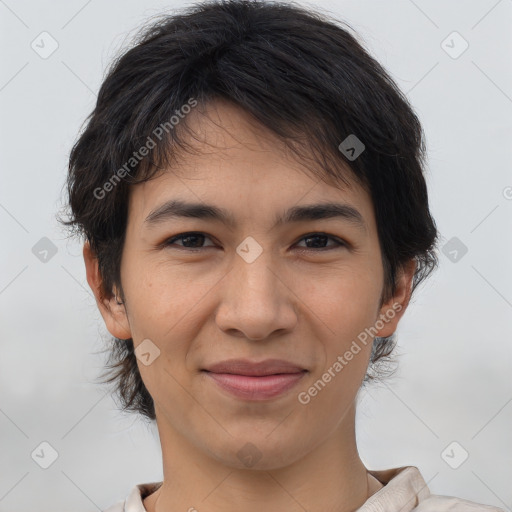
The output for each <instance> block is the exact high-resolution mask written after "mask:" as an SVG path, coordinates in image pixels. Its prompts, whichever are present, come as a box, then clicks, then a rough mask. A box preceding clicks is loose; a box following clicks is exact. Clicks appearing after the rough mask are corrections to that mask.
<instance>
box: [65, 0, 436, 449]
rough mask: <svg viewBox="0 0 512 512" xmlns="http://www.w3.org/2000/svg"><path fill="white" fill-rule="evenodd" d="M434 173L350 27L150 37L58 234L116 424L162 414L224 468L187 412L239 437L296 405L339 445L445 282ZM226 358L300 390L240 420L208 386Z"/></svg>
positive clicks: (238, 23)
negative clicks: (402, 330)
mask: <svg viewBox="0 0 512 512" xmlns="http://www.w3.org/2000/svg"><path fill="white" fill-rule="evenodd" d="M343 25H344V26H343ZM349 136H355V137H357V139H354V138H353V137H352V138H350V139H348V140H349V141H352V142H353V141H354V140H356V141H357V140H358V141H360V142H361V143H362V144H364V149H363V150H362V152H361V151H360V150H361V149H362V146H357V147H356V156H355V157H354V152H352V153H351V152H347V144H345V145H344V141H346V140H347V137H349ZM340 145H341V146H340ZM352 145H353V143H352ZM349 146H350V144H349ZM358 148H359V151H358ZM424 171H425V145H424V135H423V132H422V128H421V125H420V123H419V121H418V119H417V117H416V115H415V113H414V111H413V109H412V107H411V106H410V105H409V103H408V101H407V99H406V98H405V97H404V95H403V94H402V93H401V91H400V90H399V89H398V87H397V86H396V84H395V83H394V82H393V80H392V79H391V78H390V77H389V76H388V74H387V73H386V72H385V70H384V69H383V68H382V67H381V66H380V65H379V63H378V62H376V61H375V59H373V58H372V57H371V56H370V55H369V53H368V52H367V51H366V50H365V49H364V48H363V46H362V44H361V43H360V42H358V41H357V38H356V36H355V35H353V34H351V29H350V27H348V25H346V24H344V23H342V22H340V21H337V22H336V23H335V22H334V21H333V20H332V19H331V20H329V19H327V18H325V17H324V16H323V15H321V14H319V13H314V12H312V11H305V10H303V9H302V8H300V7H296V6H292V5H291V4H289V3H266V2H259V1H250V2H245V1H225V2H211V3H201V4H196V5H195V6H193V7H191V8H189V9H188V10H187V11H183V12H181V13H177V14H175V15H172V16H164V17H162V18H161V19H159V20H158V21H156V22H153V23H152V24H151V25H150V26H149V27H145V28H144V30H143V31H142V32H141V34H140V35H139V37H138V38H137V39H136V40H135V42H134V45H133V46H132V47H131V48H130V49H129V50H127V51H126V52H125V53H124V54H122V55H121V56H120V57H119V58H118V59H117V60H116V61H115V62H114V63H113V64H112V66H111V68H110V70H109V71H108V74H107V76H106V78H105V80H104V81H103V84H102V86H101V89H100V91H99V94H98V100H97V104H96V106H95V109H94V111H93V112H92V113H91V115H90V116H89V118H88V120H87V125H86V127H85V129H84V131H83V132H82V133H81V135H80V137H79V139H78V141H77V142H76V144H75V145H74V147H73V149H72V152H71V155H70V161H69V178H68V192H69V205H70V218H69V220H67V221H66V224H67V225H68V226H70V227H72V228H73V229H74V232H75V233H77V234H79V235H81V236H83V238H84V241H85V245H84V257H85V261H86V266H87V277H88V281H89V284H90V285H91V288H92V289H93V291H94V293H95V296H96V299H97V303H98V307H99V309H100V311H101V313H102V315H103V318H104V320H105V324H106V326H107V329H108V331H109V333H110V334H111V335H112V339H111V346H110V347H109V351H110V358H109V362H108V363H109V365H108V368H109V371H108V373H107V374H106V375H107V377H108V379H107V381H106V382H109V383H114V384H115V390H116V392H117V395H118V397H119V399H120V401H121V404H122V407H123V409H125V410H131V411H136V412H138V413H140V414H141V415H143V416H145V417H147V418H149V419H151V420H154V419H155V410H157V411H159V414H161V415H162V416H165V417H166V419H167V421H169V422H170V423H173V425H174V427H175V428H176V430H179V431H182V432H183V433H184V435H188V436H190V438H191V439H195V440H196V442H197V443H204V447H205V449H210V450H212V451H213V452H214V451H215V449H217V448H218V449H219V450H220V449H221V444H220V441H219V444H218V445H215V442H214V441H213V440H212V439H209V440H207V437H208V436H207V435H205V432H206V431H201V428H205V427H204V426H203V427H201V426H200V422H201V417H202V416H204V410H201V408H200V407H199V406H198V405H196V406H194V405H193V404H194V403H196V401H197V402H199V403H208V404H211V405H212V407H213V409H214V410H216V411H218V414H219V421H220V422H221V423H222V424H223V425H225V426H226V429H227V430H228V431H230V432H231V433H234V435H237V434H241V433H242V432H243V431H244V429H247V427H248V423H247V422H251V421H252V422H254V423H255V422H256V421H257V420H256V419H255V416H254V414H253V413H254V411H256V410H257V411H258V412H263V411H265V414H268V415H272V414H275V413H276V412H278V411H279V410H281V411H282V407H283V404H285V406H286V407H292V402H293V407H299V411H300V412H299V414H298V416H297V419H296V420H295V421H297V422H298V423H297V425H301V427H300V428H299V430H300V429H302V434H301V436H303V441H304V442H305V444H306V445H307V444H308V443H312V442H314V436H318V435H322V432H323V430H322V429H320V430H319V429H318V426H319V424H322V425H323V426H322V428H323V429H324V430H325V432H323V433H324V434H326V433H327V430H328V429H332V428H334V425H335V424H336V423H337V422H338V421H339V419H340V416H341V415H342V414H343V411H344V410H346V408H347V407H349V404H351V403H352V402H353V400H354V397H355V396H356V394H357V391H358V389H359V388H360V387H361V384H363V383H364V382H367V381H370V380H372V379H375V378H382V377H383V376H384V374H385V370H386V368H387V366H386V363H387V362H389V360H390V357H391V355H392V350H393V347H394V344H395V331H396V328H397V325H398V321H399V319H400V318H401V316H402V315H403V313H404V312H405V309H406V307H407V305H408V303H409V301H410V299H411V297H412V294H413V293H414V290H415V289H416V287H417V286H418V285H419V284H420V282H422V281H423V280H424V279H425V278H426V277H427V276H428V275H429V274H430V273H431V271H432V270H433V269H434V268H435V267H436V265H437V258H436V254H435V244H436V240H437V232H436V227H435V223H434V220H433V219H432V217H431V215H430V212H429V207H428V196H427V187H426V183H425V178H424ZM182 203H183V204H182ZM185 203H186V204H187V205H189V207H188V208H184V205H185ZM191 203H194V205H195V206H194V207H190V204H191ZM328 204H329V205H328ZM327 205H328V206H327ZM332 205H336V206H335V207H333V206H332ZM178 206H181V209H180V212H179V214H178V213H177V210H178V209H179V208H178ZM312 206H313V207H312ZM307 207H309V208H307ZM311 207H312V208H311ZM293 209H295V210H293ZM290 214H294V215H290ZM278 219H280V220H281V221H280V222H279V221H278ZM191 232H193V233H194V234H190V233H191ZM186 233H189V235H188V236H183V235H184V234H185V235H186ZM177 235H182V236H181V238H180V237H178V236H177ZM244 244H245V245H244ZM244 251H245V252H246V254H250V257H245V255H244ZM363 333H366V336H365V335H364V334H363ZM145 340H146V341H145ZM147 340H150V343H151V350H152V351H154V352H153V353H152V354H153V355H152V356H151V358H153V357H155V356H156V353H158V357H156V359H154V360H153V361H152V363H151V364H150V365H147V366H146V364H144V363H143V362H142V361H141V358H140V357H137V355H136V351H137V348H138V347H141V350H142V349H144V347H146V348H147V347H148V345H142V343H143V342H145V343H147ZM354 343H355V345H354ZM155 347H156V348H155ZM351 347H352V348H351ZM354 347H358V348H359V350H357V348H354ZM347 351H351V352H352V354H353V356H351V357H350V360H349V361H346V360H347V359H348V358H344V360H345V361H346V363H343V365H342V366H343V368H342V369H341V370H336V369H334V370H331V371H330V372H329V368H331V369H332V368H333V367H334V366H335V363H336V361H337V360H338V359H337V358H338V356H343V355H344V354H347ZM139 352H140V350H139ZM230 358H249V359H253V360H261V359H265V358H280V359H286V360H289V361H293V362H295V363H297V364H299V365H301V367H302V368H303V369H304V370H306V377H305V378H304V379H303V382H304V383H303V384H302V385H300V386H299V387H298V388H294V391H293V393H294V396H295V398H294V399H293V400H290V398H289V395H286V396H283V397H280V398H278V399H276V400H275V401H274V402H265V403H264V404H259V405H257V406H255V407H256V409H254V410H251V409H250V408H247V409H244V411H245V412H246V413H247V415H246V416H243V418H241V416H240V403H239V402H238V401H233V400H228V399H227V398H226V397H225V396H224V395H222V394H219V393H218V392H217V391H213V388H211V387H210V386H209V385H207V383H206V381H205V375H204V372H203V371H202V370H204V369H205V368H206V367H207V366H208V365H211V364H213V363H216V362H218V361H220V360H225V359H230ZM338 361H339V360H338ZM338 368H339V367H338ZM326 372H328V373H330V375H331V378H330V379H324V382H326V381H327V380H329V383H328V384H326V385H325V388H324V389H322V390H321V391H320V390H319V389H318V385H317V386H316V389H317V391H316V392H315V391H313V390H312V389H311V388H312V387H314V384H315V382H317V381H318V379H322V375H324V374H325V373H326ZM333 372H334V373H335V374H336V377H334V376H333ZM185 390H186V391H185ZM308 390H309V391H308ZM299 392H303V393H302V395H300V396H299ZM191 396H194V397H195V400H196V401H191ZM313 397H314V398H313ZM333 403H334V404H336V408H335V409H336V411H337V412H334V413H333V412H332V404H333ZM191 404H192V407H191ZM185 411H187V412H186V413H185ZM328 412H330V414H331V417H330V419H329V418H328V417H327V416H326V415H327V413H328ZM276 417H277V416H276ZM279 417H280V418H281V417H282V414H281V416H279ZM258 418H259V420H258V421H261V423H260V424H259V425H264V424H265V422H266V421H267V420H266V419H265V415H263V416H261V417H260V416H258ZM267 419H268V417H267ZM254 423H252V424H251V425H252V426H253V427H254ZM297 425H295V426H296V427H297ZM292 427H293V422H292V423H291V424H290V428H292ZM313 432H316V433H315V434H313ZM319 432H320V433H319ZM281 441H282V439H281ZM296 441H297V440H296V439H295V440H294V442H296ZM208 443H210V444H208ZM214 445H215V446H214ZM297 456H298V455H297Z"/></svg>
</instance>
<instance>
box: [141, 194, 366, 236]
mask: <svg viewBox="0 0 512 512" xmlns="http://www.w3.org/2000/svg"><path fill="white" fill-rule="evenodd" d="M176 218H193V219H205V220H214V221H219V222H222V223H223V224H225V225H227V226H229V227H230V228H233V227H234V226H235V225H236V222H235V219H234V217H233V215H232V214H231V213H229V212H228V210H225V209H224V208H220V207H218V206H214V205H209V204H204V203H188V202H185V201H181V200H179V199H173V200H170V201H167V202H166V203H164V204H162V205H161V206H159V207H157V208H156V209H154V210H153V211H152V212H151V213H150V214H149V215H148V216H147V217H146V219H145V221H144V224H145V225H146V226H147V227H152V226H156V225H158V224H161V223H163V222H166V221H168V220H172V219H176ZM333 218H340V219H343V220H345V221H347V222H349V223H351V224H353V225H354V226H355V227H357V228H359V229H361V230H362V231H366V229H367V226H366V223H365V221H364V218H363V216H362V215H361V213H360V212H359V211H358V210H357V209H356V208H354V207H353V206H350V205H348V204H343V203H333V202H325V203H318V204H308V205H302V206H294V207H292V208H290V209H289V210H287V211H286V212H285V213H284V215H278V216H276V218H275V221H274V226H273V227H272V229H274V228H276V227H278V226H280V225H282V224H285V223H292V222H304V221H314V220H319V219H333Z"/></svg>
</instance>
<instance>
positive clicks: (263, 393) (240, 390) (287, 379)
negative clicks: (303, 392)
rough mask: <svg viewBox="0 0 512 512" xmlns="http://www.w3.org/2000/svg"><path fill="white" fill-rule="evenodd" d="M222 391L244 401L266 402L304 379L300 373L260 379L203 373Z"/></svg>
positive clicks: (268, 376) (228, 374)
mask: <svg viewBox="0 0 512 512" xmlns="http://www.w3.org/2000/svg"><path fill="white" fill-rule="evenodd" d="M205 373H206V375H208V376H209V377H211V378H212V379H213V380H214V381H215V382H216V383H217V384H218V385H219V386H220V387H221V388H222V389H224V390H226V391H229V392H230V393H231V394H232V395H235V396H237V397H238V398H243V399H246V400H266V399H268V398H274V397H276V396H279V395H281V394H283V393H285V392H286V391H288V390H289V389H291V388H292V387H293V386H295V385H296V384H297V382H299V380H300V379H302V377H304V374H305V373H306V372H305V371H304V372H300V373H280V374H277V375H265V376H262V377H250V376H247V375H234V374H231V373H212V372H208V371H205Z"/></svg>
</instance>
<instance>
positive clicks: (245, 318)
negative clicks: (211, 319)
mask: <svg viewBox="0 0 512 512" xmlns="http://www.w3.org/2000/svg"><path fill="white" fill-rule="evenodd" d="M286 277H287V276H286V275H284V274H283V272H282V268H281V271H280V270H279V266H278V265H275V264H273V262H272V261H271V257H270V255H268V254H267V253H266V252H265V251H263V253H262V254H261V255H260V256H259V257H258V258H257V259H256V260H255V261H253V262H252V263H248V262H246V261H245V260H244V259H243V258H241V257H240V256H239V255H238V254H236V255H235V256H234V262H233V267H232V269H231V271H230V272H229V273H228V274H227V275H226V276H225V278H224V279H223V280H222V288H221V290H220V305H219V307H218V308H217V309H216V318H215V321H216V323H217V325H218V327H219V328H220V329H222V331H224V332H226V333H227V334H231V335H235V336H240V337H245V338H247V339H250V340H263V339H266V338H268V337H270V336H272V335H273V334H276V333H278V332H279V333H280V334H283V333H286V332H291V331H292V330H293V328H294V327H295V325H296V324H297V321H298V318H297V308H296V301H295V295H294V294H293V291H292V289H293V286H291V283H287V278H286Z"/></svg>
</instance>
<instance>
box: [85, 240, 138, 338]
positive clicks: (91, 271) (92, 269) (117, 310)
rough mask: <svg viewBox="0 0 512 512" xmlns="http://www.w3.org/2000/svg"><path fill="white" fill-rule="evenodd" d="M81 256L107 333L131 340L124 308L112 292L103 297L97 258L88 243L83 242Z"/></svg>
mask: <svg viewBox="0 0 512 512" xmlns="http://www.w3.org/2000/svg"><path fill="white" fill-rule="evenodd" d="M83 255H84V262H85V271H86V274H87V282H88V283H89V286H90V287H91V290H92V292H93V293H94V297H95V299H96V304H97V305H98V309H99V310H100V313H101V316H102V317H103V321H104V322H105V325H106V327H107V329H108V331H109V332H110V334H112V336H115V337H116V338H119V339H121V340H127V339H129V338H131V337H132V335H131V330H130V324H129V322H128V317H127V314H126V309H125V306H124V304H118V303H117V301H116V299H115V296H114V294H113V293H112V291H110V292H107V293H108V294H109V295H110V297H106V296H105V292H104V290H103V286H102V282H103V280H102V277H101V274H100V270H99V265H98V258H97V257H96V255H95V254H94V252H93V250H92V249H91V246H90V244H89V242H85V244H84V249H83Z"/></svg>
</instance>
